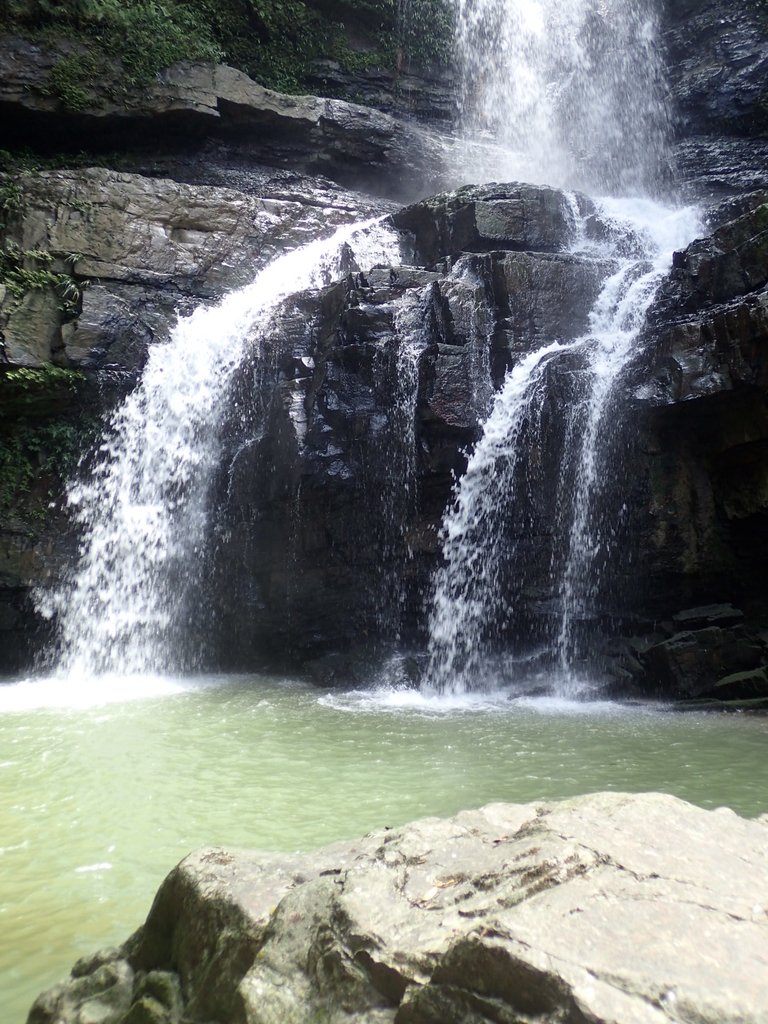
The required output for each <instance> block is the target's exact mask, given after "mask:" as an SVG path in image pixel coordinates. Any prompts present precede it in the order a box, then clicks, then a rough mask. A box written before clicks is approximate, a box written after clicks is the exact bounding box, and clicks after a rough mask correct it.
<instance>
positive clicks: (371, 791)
mask: <svg viewBox="0 0 768 1024" xmlns="http://www.w3.org/2000/svg"><path fill="white" fill-rule="evenodd" d="M185 687H186V688H185ZM141 689H143V691H144V696H143V697H140V699H133V700H127V699H121V691H124V690H125V684H119V683H118V682H115V681H112V682H108V681H105V680H102V681H99V682H98V683H97V684H95V689H94V688H93V687H92V688H91V690H90V692H88V690H87V689H84V690H77V691H75V690H74V689H73V688H72V686H71V684H68V683H63V682H57V683H47V682H40V683H35V684H23V685H8V686H0V993H2V995H0V1001H1V1002H2V1021H3V1022H4V1024H5V1022H7V1024H21V1022H23V1021H24V1019H25V1015H26V1011H27V1009H28V1008H29V1005H30V1003H31V1002H32V1000H33V998H34V996H35V995H36V994H37V992H38V991H39V990H40V989H42V988H43V987H45V986H47V985H49V984H51V983H52V982H54V981H56V980H58V979H59V978H60V977H61V976H63V975H65V974H66V973H67V971H68V969H69V967H70V966H71V964H72V962H73V961H74V959H75V958H76V957H77V956H79V955H81V954H82V953H85V952H89V951H92V950H95V949H96V948H98V947H100V946H104V945H108V944H111V943H114V942H117V941H120V940H122V939H124V938H125V937H127V935H128V934H129V933H130V932H131V931H132V930H133V929H134V928H135V927H136V926H137V925H138V924H140V922H141V921H142V919H143V918H144V916H145V915H146V912H147V910H148V908H149V904H150V902H151V899H152V895H153V893H154V890H155V889H156V888H157V886H158V884H159V883H160V881H161V880H162V878H163V877H164V875H165V874H166V873H167V872H168V870H169V869H170V868H171V867H172V866H173V865H174V863H176V862H177V861H178V860H179V859H180V858H181V857H183V856H184V855H185V854H186V853H187V852H188V851H189V850H191V849H192V848H194V847H196V846H201V845H208V844H223V845H232V846H253V847H262V848H265V849H276V850H294V849H300V848H303V849H307V848H312V847H316V846H319V845H322V844H323V843H326V842H330V841H332V840H336V839H340V838H343V837H351V836H356V835H358V834H362V833H364V832H366V831H369V830H371V829H373V828H379V827H381V826H384V825H394V824H398V823H400V822H404V821H407V820H408V819H410V818H414V817H418V816H422V815H427V814H450V813H453V812H454V811H457V810H459V809H460V808H462V807H470V806H478V805H481V804H483V803H486V802H488V801H490V800H511V801H528V800H534V799H539V798H556V797H562V796H569V795H573V794H577V793H584V792H590V791H593V790H599V789H618V790H633V791H639V790H664V791H666V792H670V793H675V794H677V795H678V796H681V797H685V798H686V799H688V800H692V801H693V802H695V803H698V804H701V805H703V806H706V807H717V806H720V805H723V804H725V805H728V806H730V807H732V808H734V809H735V810H736V811H738V812H739V813H741V814H744V815H756V814H759V813H763V812H765V811H768V756H767V755H768V719H766V718H749V717H742V716H729V717H721V716H705V715H685V716H682V715H676V714H671V713H669V712H665V711H663V710H650V709H637V708H636V709H631V708H622V707H619V706H616V705H609V704H597V705H573V704H567V703H565V702H562V701H546V700H540V701H529V702H510V701H507V700H503V699H498V700H496V701H491V700H482V699H474V700H472V699H470V698H462V699H456V700H455V701H454V702H453V704H452V705H451V704H445V703H443V704H440V703H439V702H430V701H426V700H424V699H422V698H420V697H419V696H418V695H416V694H395V693H390V694H380V695H361V694H357V695H355V694H348V695H343V696H336V697H328V696H324V695H322V694H320V693H319V692H318V691H317V690H313V689H310V688H308V687H305V686H302V685H298V684H290V683H285V682H282V683H281V682H279V681H275V680H266V679H259V678H249V679H236V680H233V679H230V680H217V681H216V680H208V681H207V682H205V683H200V682H198V683H189V682H187V683H186V684H184V685H181V684H179V685H178V686H177V687H176V690H177V691H178V692H174V687H173V686H172V685H171V684H169V683H167V682H166V683H164V684H162V683H160V682H158V681H146V683H145V684H139V683H137V682H136V681H132V682H131V683H130V684H129V691H130V692H132V693H133V694H134V695H135V694H136V693H137V692H138V691H140V690H141ZM158 693H160V694H161V695H158ZM94 694H96V695H97V696H98V695H99V694H101V695H102V696H103V695H106V694H109V695H110V696H111V697H112V698H113V700H114V702H113V703H108V704H101V705H95V706H94V703H93V701H94ZM68 701H69V704H70V705H72V704H74V705H78V706H66V704H67V702H68ZM52 704H64V705H65V706H61V707H55V706H51V705H52Z"/></svg>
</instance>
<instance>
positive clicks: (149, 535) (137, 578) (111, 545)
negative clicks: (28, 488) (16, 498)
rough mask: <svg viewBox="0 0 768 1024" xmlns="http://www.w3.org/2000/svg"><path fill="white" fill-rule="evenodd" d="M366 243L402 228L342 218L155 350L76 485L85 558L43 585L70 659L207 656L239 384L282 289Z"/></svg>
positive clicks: (80, 668)
mask: <svg viewBox="0 0 768 1024" xmlns="http://www.w3.org/2000/svg"><path fill="white" fill-rule="evenodd" d="M350 246H351V247H352V248H353V250H354V254H355V259H356V260H357V262H358V265H359V266H360V267H361V269H368V268H369V267H370V266H371V265H373V264H374V263H377V262H383V263H391V262H393V261H395V260H396V258H397V254H398V252H399V249H398V242H397V237H396V235H395V233H394V232H393V231H392V230H391V229H389V228H386V227H384V226H383V225H382V224H381V223H379V222H376V221H366V222H362V223H357V224H352V225H348V226H345V227H343V228H340V229H339V230H338V231H336V233H335V234H334V235H333V236H332V237H331V238H329V239H326V240H320V241H315V242H312V243H310V244H308V245H305V246H302V247H301V248H298V249H296V250H294V251H292V252H288V253H287V254H285V255H282V256H280V257H278V258H277V259H275V260H274V261H273V262H272V263H270V264H269V265H268V266H267V267H266V268H265V269H264V270H262V271H261V272H260V273H259V274H257V276H256V278H255V279H254V281H253V282H252V284H250V285H249V286H247V287H246V288H243V289H240V290H238V291H235V292H233V293H231V294H229V295H228V296H226V297H225V298H224V299H223V301H222V302H221V303H219V304H218V305H216V306H213V307H203V308H200V309H198V310H197V311H196V312H194V313H193V314H192V315H191V316H189V317H186V318H182V319H180V320H179V321H178V323H177V325H176V327H175V329H174V331H173V333H172V336H171V338H170V340H169V341H168V342H167V343H165V344H158V345H156V346H154V347H153V348H151V349H150V352H149V357H148V360H147V364H146V367H145V369H144V372H143V375H142V378H141V381H140V383H139V384H138V386H137V387H136V389H135V390H134V391H133V392H132V393H131V394H130V395H129V396H128V397H127V398H126V399H125V401H124V402H123V403H122V405H120V406H119V407H118V408H117V409H116V410H115V412H114V413H113V414H112V416H111V418H110V421H109V424H108V427H107V431H106V434H105V436H104V439H103V441H102V442H101V445H100V448H99V450H98V453H97V455H96V459H95V464H94V465H93V466H92V467H91V469H90V471H89V472H88V473H87V475H85V476H83V477H82V478H81V479H79V480H76V481H75V482H73V483H72V484H71V486H70V487H69V489H68V494H67V498H68V504H69V507H70V509H71V510H72V513H73V516H74V518H75V520H76V522H77V523H78V524H79V526H80V528H81V531H82V542H81V546H80V558H79V564H78V566H77V568H76V570H75V572H74V573H73V575H72V577H71V579H69V580H68V581H67V582H66V583H65V584H64V585H63V586H61V587H60V588H58V589H57V590H55V591H54V592H53V593H51V594H49V595H43V596H42V597H41V598H40V601H39V603H40V607H41V611H42V612H43V613H44V614H47V615H49V616H53V615H55V616H56V619H57V622H58V625H59V635H60V668H61V670H62V671H63V672H65V673H67V674H70V675H75V676H81V675H94V674H103V673H120V674H132V673H141V672H150V671H158V670H159V671H168V670H169V669H174V668H180V667H182V666H184V665H189V663H190V662H191V663H192V664H194V659H195V644H194V642H190V638H189V637H188V629H187V624H188V622H189V619H190V611H191V606H192V603H193V602H194V601H200V600H203V599H204V598H203V597H202V595H201V594H200V593H199V587H200V585H201V583H202V581H201V580H200V578H199V577H200V566H201V565H202V563H203V558H202V553H203V548H204V545H205V543H206V538H207V529H208V504H209V491H210V485H211V481H212V477H213V473H214V470H215V468H216V465H217V460H218V457H219V452H220V437H219V424H220V423H221V421H222V416H223V412H224V409H225V406H226V402H227V397H228V393H229V385H230V383H231V381H232V377H233V375H234V373H235V371H236V369H237V367H238V366H239V364H240V362H241V360H242V357H243V355H244V353H245V351H246V348H247V347H248V346H250V345H255V346H257V347H258V344H259V336H260V333H261V332H263V330H264V328H265V326H266V325H267V323H268V321H269V318H270V315H271V314H272V313H273V311H274V310H275V309H276V307H277V306H278V304H279V303H280V302H281V300H283V299H285V298H286V297H287V296H288V295H290V294H293V293H296V292H299V291H302V290H304V289H307V288H312V287H320V286H322V285H324V284H328V283H329V282H330V280H331V279H332V277H333V276H334V274H337V273H338V271H339V269H340V265H341V264H340V261H341V260H342V258H348V255H349V247H350Z"/></svg>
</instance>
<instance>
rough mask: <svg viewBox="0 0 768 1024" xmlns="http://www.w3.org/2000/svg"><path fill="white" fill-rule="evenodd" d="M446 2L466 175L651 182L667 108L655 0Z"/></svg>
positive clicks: (658, 168) (662, 155) (621, 185)
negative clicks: (451, 14)
mask: <svg viewBox="0 0 768 1024" xmlns="http://www.w3.org/2000/svg"><path fill="white" fill-rule="evenodd" d="M454 2H455V4H456V51H457V54H456V56H457V63H458V71H459V107H460V127H461V132H462V136H463V138H464V141H465V148H464V151H463V160H464V165H463V170H464V178H465V180H468V181H469V180H471V181H481V180H491V181H527V182H532V183H535V184H547V185H553V186H556V187H560V188H579V189H582V190H584V191H587V192H589V193H591V194H606V193H610V194H614V195H628V194H637V193H647V192H649V191H651V192H653V191H654V190H656V189H658V186H659V183H660V181H661V179H662V178H663V177H664V175H665V174H666V169H667V165H668V163H669V159H668V151H667V139H668V134H669V114H668V109H667V105H666V93H667V89H666V84H665V81H664V65H663V61H662V57H661V54H660V48H659V44H658V37H657V36H658V28H657V19H656V14H655V11H654V4H653V2H652V0H454ZM459 163H460V165H461V159H460V160H459Z"/></svg>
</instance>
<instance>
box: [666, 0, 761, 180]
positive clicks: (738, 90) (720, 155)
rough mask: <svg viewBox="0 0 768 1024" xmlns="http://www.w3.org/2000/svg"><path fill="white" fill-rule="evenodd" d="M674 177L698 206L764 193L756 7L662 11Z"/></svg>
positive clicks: (683, 1)
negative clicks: (748, 193)
mask: <svg viewBox="0 0 768 1024" xmlns="http://www.w3.org/2000/svg"><path fill="white" fill-rule="evenodd" d="M662 22H663V25H664V28H665V37H664V38H665V44H666V49H667V55H668V68H669V72H668V74H669V84H670V88H671V91H672V94H673V96H674V110H675V115H676V130H677V138H678V145H677V150H676V160H677V168H676V172H677V177H678V180H679V181H680V183H681V184H682V185H683V186H684V187H685V188H687V189H688V191H689V194H690V195H692V196H694V197H695V198H697V199H700V198H704V199H707V198H710V197H716V196H718V195H723V194H733V193H735V192H745V191H750V190H753V189H755V188H764V187H765V186H766V184H768V182H766V170H765V168H766V154H767V153H768V107H767V106H766V84H765V83H766V67H768V24H766V17H765V7H764V5H763V4H762V3H756V2H755V3H746V4H731V3H727V2H723V0H668V2H666V3H664V4H663V5H662Z"/></svg>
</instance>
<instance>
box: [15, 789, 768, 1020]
mask: <svg viewBox="0 0 768 1024" xmlns="http://www.w3.org/2000/svg"><path fill="white" fill-rule="evenodd" d="M765 841H766V823H765V822H762V821H753V822H750V821H744V820H743V819H740V818H738V817H737V816H736V815H735V814H733V813H732V812H730V811H726V810H719V811H709V812H708V811H702V810H700V809H698V808H695V807H692V806H691V805H690V804H686V803H684V802H682V801H680V800H677V799H675V798H673V797H667V796H661V795H646V796H626V795H621V794H598V795H594V796H588V797H582V798H579V799H577V800H572V801H567V802H564V803H560V804H529V805H508V804H492V805H490V806H488V807H485V808H483V809H482V810H478V811H464V812H462V813H461V814H459V815H457V816H456V817H455V818H451V819H447V820H437V819H427V820H424V821H419V822H415V823H414V824H412V825H408V826H406V827H404V828H398V829H386V830H384V831H382V832H377V833H374V834H372V835H369V836H367V837H366V838H365V839H363V840H361V841H360V842H358V843H353V844H349V845H340V846H337V847H332V848H329V849H326V850H322V851H320V852H318V853H316V854H313V855H311V856H302V855H298V856H297V855H294V856H293V857H291V856H284V855H281V856H279V857H278V856H275V855H269V854H259V853H253V852H230V851H226V850H216V849H212V850H203V851H200V852H199V853H196V854H193V855H192V856H190V857H188V858H187V859H186V860H185V861H182V863H181V864H180V865H179V866H178V867H177V868H176V869H175V871H173V872H172V874H171V875H170V876H169V877H168V878H167V879H166V881H165V882H164V883H163V886H162V887H161V889H160V891H159V892H158V894H157V897H156V899H155V902H154V905H153V907H152V910H151V911H150V914H149V917H148V919H147V922H146V924H145V925H144V927H143V928H142V929H140V930H139V932H137V933H136V934H135V935H134V936H133V937H132V938H131V939H129V940H128V942H127V943H126V944H125V945H124V946H123V947H121V948H120V949H117V950H106V951H104V952H102V953H99V954H97V955H95V956H93V957H88V958H85V959H84V960H81V961H79V962H78V963H77V964H76V965H75V967H74V969H73V971H72V975H71V977H70V979H69V980H68V981H66V982H64V983H63V984H61V985H59V986H57V987H55V988H53V989H51V990H50V991H49V992H47V993H44V994H43V995H42V996H41V997H40V998H39V999H38V1000H37V1002H36V1003H35V1005H34V1006H33V1008H32V1010H31V1012H30V1015H29V1024H70V1022H71V1024H75V1022H76V1021H85V1020H89V1021H99V1024H140V1022H141V1024H145V1022H151V1024H177V1022H179V1021H181V1020H184V1021H190V1022H193V1021H199V1022H201V1024H202V1022H206V1024H214V1022H215V1024H235V1022H237V1024H286V1022H288V1021H290V1022H292V1024H305V1022H306V1024H310V1022H315V1021H318V1020H324V1021H328V1022H329V1024H341V1022H353V1021H354V1022H356V1021H360V1022H362V1021H365V1022H366V1024H468V1022H470V1021H471V1022H473V1024H485V1022H488V1024H490V1022H494V1024H500V1022H510V1024H511V1022H512V1021H519V1020H526V1021H537V1022H541V1024H548V1022H551V1024H554V1022H560V1021H566V1022H568V1024H579V1022H582V1021H585V1020H601V1021H610V1022H612V1024H664V1022H666V1021H676V1020H680V1019H681V1018H683V1019H687V1020H697V1021H701V1022H702V1024H727V1022H733V1024H740V1022H743V1021H749V1022H750V1024H763V1022H765V1021H766V1020H768V1012H767V1011H766V1007H767V1006H768V964H766V961H765V948H766V941H767V940H768V872H766V864H765V857H764V849H765ZM660 935H663V936H664V942H663V943H662V944H660V943H659V936H660ZM670 950H672V951H673V953H670Z"/></svg>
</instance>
